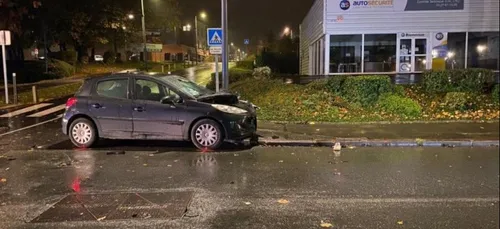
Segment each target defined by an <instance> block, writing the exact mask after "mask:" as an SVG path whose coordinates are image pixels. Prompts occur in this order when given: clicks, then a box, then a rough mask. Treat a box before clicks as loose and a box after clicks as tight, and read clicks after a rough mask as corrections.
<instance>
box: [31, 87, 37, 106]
mask: <svg viewBox="0 0 500 229" xmlns="http://www.w3.org/2000/svg"><path fill="white" fill-rule="evenodd" d="M31 91H32V92H33V103H38V95H37V91H36V86H33V87H31Z"/></svg>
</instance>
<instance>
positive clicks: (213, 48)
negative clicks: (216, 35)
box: [210, 46, 222, 92]
mask: <svg viewBox="0 0 500 229" xmlns="http://www.w3.org/2000/svg"><path fill="white" fill-rule="evenodd" d="M210 54H211V55H214V56H215V91H216V92H219V55H220V54H222V47H220V46H211V47H210Z"/></svg>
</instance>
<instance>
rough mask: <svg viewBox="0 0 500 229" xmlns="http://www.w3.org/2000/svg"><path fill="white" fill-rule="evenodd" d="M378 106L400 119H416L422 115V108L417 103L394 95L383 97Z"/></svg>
mask: <svg viewBox="0 0 500 229" xmlns="http://www.w3.org/2000/svg"><path fill="white" fill-rule="evenodd" d="M378 105H379V107H380V108H381V109H382V110H384V111H385V112H388V113H390V114H393V115H397V116H400V117H409V118H415V117H419V116H420V115H421V114H422V107H421V106H420V105H419V104H418V103H417V102H416V101H414V100H412V99H410V98H405V97H401V96H398V95H394V94H386V95H383V96H381V97H380V100H379V102H378Z"/></svg>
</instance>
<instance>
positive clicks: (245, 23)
mask: <svg viewBox="0 0 500 229" xmlns="http://www.w3.org/2000/svg"><path fill="white" fill-rule="evenodd" d="M313 2H314V0H228V21H229V40H230V41H232V42H234V44H235V45H236V46H240V47H241V46H243V39H245V38H249V39H251V44H252V45H255V44H256V42H255V41H257V40H258V39H264V38H265V37H266V34H267V33H269V31H270V30H272V31H274V32H275V34H278V33H279V31H282V30H283V28H284V27H285V26H286V25H288V26H290V27H291V28H293V32H294V36H295V35H298V32H299V31H298V28H299V24H300V23H301V22H302V20H303V19H304V17H305V15H306V14H307V12H308V11H309V9H310V8H311V6H312V4H313ZM179 5H180V7H181V9H182V15H183V16H182V18H183V23H186V24H187V23H191V24H193V22H194V16H195V15H196V14H199V13H200V12H201V11H202V10H204V11H205V12H206V13H207V15H208V17H209V19H210V22H211V24H212V25H211V26H213V27H219V26H220V19H221V10H220V9H221V1H220V0H179Z"/></svg>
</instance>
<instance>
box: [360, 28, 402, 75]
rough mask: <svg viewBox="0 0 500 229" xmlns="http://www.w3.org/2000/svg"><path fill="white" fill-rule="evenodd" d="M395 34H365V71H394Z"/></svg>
mask: <svg viewBox="0 0 500 229" xmlns="http://www.w3.org/2000/svg"><path fill="white" fill-rule="evenodd" d="M396 38H397V36H396V34H366V35H365V50H364V55H365V60H364V71H365V72H394V71H396V48H397V43H396Z"/></svg>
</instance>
